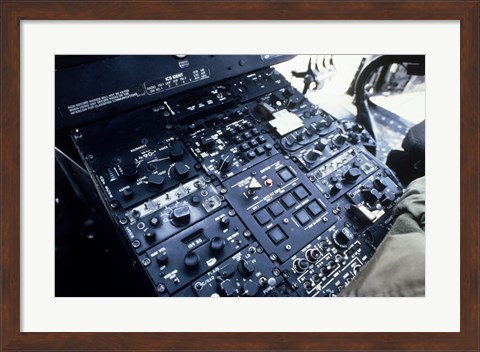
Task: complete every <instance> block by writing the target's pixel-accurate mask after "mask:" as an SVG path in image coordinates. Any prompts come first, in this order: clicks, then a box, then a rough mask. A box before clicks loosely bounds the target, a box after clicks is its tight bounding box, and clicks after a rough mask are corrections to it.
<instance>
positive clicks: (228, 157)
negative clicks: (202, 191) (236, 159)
mask: <svg viewBox="0 0 480 352" xmlns="http://www.w3.org/2000/svg"><path fill="white" fill-rule="evenodd" d="M232 163H233V154H232V153H230V152H228V153H225V154H223V155H222V156H221V157H220V160H219V161H218V171H220V172H225V171H228V170H230V169H231V168H232Z"/></svg>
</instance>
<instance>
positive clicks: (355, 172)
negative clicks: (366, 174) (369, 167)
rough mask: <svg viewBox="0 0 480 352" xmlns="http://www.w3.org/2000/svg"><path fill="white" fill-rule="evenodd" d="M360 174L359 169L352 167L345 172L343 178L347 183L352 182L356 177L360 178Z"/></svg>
mask: <svg viewBox="0 0 480 352" xmlns="http://www.w3.org/2000/svg"><path fill="white" fill-rule="evenodd" d="M361 174H362V173H361V172H360V169H359V168H356V167H352V168H351V169H348V171H347V172H345V174H344V177H345V179H346V180H347V181H349V182H354V181H355V180H356V179H357V178H358V177H360V175H361Z"/></svg>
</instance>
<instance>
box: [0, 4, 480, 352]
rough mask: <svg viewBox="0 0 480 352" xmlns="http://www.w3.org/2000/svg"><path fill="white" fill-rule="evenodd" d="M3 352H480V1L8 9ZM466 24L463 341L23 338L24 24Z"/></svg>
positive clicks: (0, 230)
mask: <svg viewBox="0 0 480 352" xmlns="http://www.w3.org/2000/svg"><path fill="white" fill-rule="evenodd" d="M0 6H1V8H0V11H1V13H0V15H1V49H0V50H1V53H2V54H1V55H2V56H1V71H0V74H1V76H0V82H1V94H0V99H1V100H0V112H1V121H0V122H1V125H0V163H1V173H0V177H1V181H0V182H1V184H0V186H1V188H0V192H1V193H0V197H1V199H0V209H1V223H0V236H1V248H0V255H1V263H0V268H1V291H0V292H1V307H0V308H1V330H0V332H1V347H0V349H1V350H4V351H16V350H32V351H56V350H81V351H89V350H102V351H118V350H139V351H147V350H155V351H157V350H178V349H182V350H191V351H193V350H199V349H202V350H208V351H214V350H241V349H243V350H276V351H278V350H285V349H288V350H325V351H331V350H357V349H358V350H368V351H374V350H382V351H383V350H391V349H395V350H458V351H478V350H479V348H480V346H479V322H478V319H479V286H478V282H479V226H478V225H479V220H478V218H479V210H480V209H479V158H478V156H479V149H480V148H479V131H480V128H479V127H480V126H479V96H480V92H479V1H478V0H475V1H428V0H427V1H414V0H412V1H375V0H371V1H315V0H310V1H268V0H264V1H248V2H247V1H243V2H237V1H148V0H145V1H142V0H140V1H129V0H123V1H122V0H118V1H116V0H113V1H81V0H77V1H68V0H67V1H60V0H56V1H53V0H52V1H42V0H39V1H34V0H26V1H20V0H19V1H14V0H4V1H2V3H1V5H0ZM87 19H88V20H153V19H155V20H171V19H176V20H193V19H195V20H220V19H221V20H460V21H461V39H460V40H461V72H460V75H461V82H460V84H461V122H460V124H461V125H460V129H461V146H460V149H461V190H460V197H461V199H460V204H461V217H460V223H461V229H460V232H461V239H460V250H461V256H460V258H461V259H460V260H461V263H460V280H461V281H460V287H461V308H460V311H461V316H460V320H461V331H460V332H458V333H353V332H344V333H114V332H112V333H22V332H20V171H21V170H20V22H21V21H22V20H87Z"/></svg>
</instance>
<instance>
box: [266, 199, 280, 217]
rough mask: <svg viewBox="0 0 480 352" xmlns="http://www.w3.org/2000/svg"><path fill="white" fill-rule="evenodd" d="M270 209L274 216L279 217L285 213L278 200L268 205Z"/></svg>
mask: <svg viewBox="0 0 480 352" xmlns="http://www.w3.org/2000/svg"><path fill="white" fill-rule="evenodd" d="M268 210H270V213H272V215H273V216H274V217H277V216H279V215H280V214H281V213H283V207H282V206H281V205H280V204H279V203H278V202H275V203H273V204H272V205H270V206H269V207H268Z"/></svg>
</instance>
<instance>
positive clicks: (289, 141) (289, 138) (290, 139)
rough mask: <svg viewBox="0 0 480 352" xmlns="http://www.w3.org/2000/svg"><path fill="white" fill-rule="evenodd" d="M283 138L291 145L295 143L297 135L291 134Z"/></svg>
mask: <svg viewBox="0 0 480 352" xmlns="http://www.w3.org/2000/svg"><path fill="white" fill-rule="evenodd" d="M283 140H284V141H285V144H286V145H288V146H290V147H291V146H292V145H294V144H295V137H294V136H293V135H291V134H290V135H288V136H286V137H285V138H284V139H283Z"/></svg>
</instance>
